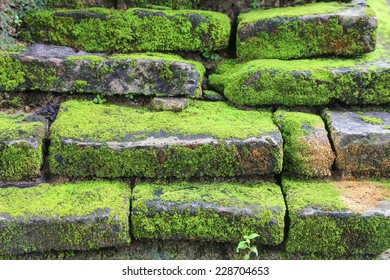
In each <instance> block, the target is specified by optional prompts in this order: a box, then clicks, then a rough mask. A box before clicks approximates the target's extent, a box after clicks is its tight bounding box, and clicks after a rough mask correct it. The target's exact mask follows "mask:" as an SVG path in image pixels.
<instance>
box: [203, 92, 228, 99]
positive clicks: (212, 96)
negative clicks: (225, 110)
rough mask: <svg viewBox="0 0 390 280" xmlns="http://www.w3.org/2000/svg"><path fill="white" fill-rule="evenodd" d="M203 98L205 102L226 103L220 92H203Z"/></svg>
mask: <svg viewBox="0 0 390 280" xmlns="http://www.w3.org/2000/svg"><path fill="white" fill-rule="evenodd" d="M202 97H203V99H205V100H209V101H226V98H225V97H223V96H222V95H221V94H219V93H218V92H215V91H212V90H204V91H202Z"/></svg>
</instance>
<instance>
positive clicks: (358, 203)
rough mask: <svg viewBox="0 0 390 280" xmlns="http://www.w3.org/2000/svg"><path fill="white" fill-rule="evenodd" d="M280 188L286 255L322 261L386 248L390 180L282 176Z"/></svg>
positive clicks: (359, 255)
mask: <svg viewBox="0 0 390 280" xmlns="http://www.w3.org/2000/svg"><path fill="white" fill-rule="evenodd" d="M282 184H283V188H284V190H285V193H286V202H287V207H288V209H289V217H290V221H291V224H290V230H289V235H288V240H287V243H286V250H287V251H288V252H290V253H298V254H307V255H311V256H317V257H319V258H321V259H323V258H326V259H341V258H345V257H348V256H349V257H351V256H355V257H358V258H361V257H362V256H364V255H375V254H380V253H382V252H384V251H385V250H386V249H388V247H389V246H390V239H389V236H390V234H389V233H390V232H389V230H390V211H389V210H390V208H389V206H390V203H389V188H390V184H389V181H386V180H383V181H381V182H378V181H373V182H356V181H341V182H320V181H313V180H311V181H303V180H294V179H289V178H284V179H283V182H282ZM355 189H356V190H355ZM361 192H364V193H365V195H362V193H361ZM362 197H364V198H363V199H362Z"/></svg>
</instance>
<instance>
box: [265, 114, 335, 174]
mask: <svg viewBox="0 0 390 280" xmlns="http://www.w3.org/2000/svg"><path fill="white" fill-rule="evenodd" d="M273 118H274V122H275V123H276V124H277V125H278V126H279V128H280V131H281V133H282V137H283V168H284V169H285V170H287V171H289V172H293V173H296V174H299V175H303V176H306V177H321V176H328V175H331V174H330V169H331V167H332V164H333V160H334V154H333V152H332V149H331V147H330V144H329V141H328V137H327V132H326V130H325V126H324V122H323V121H322V119H321V117H320V116H317V115H313V114H307V113H300V112H288V111H284V110H278V111H276V112H275V113H274V117H273Z"/></svg>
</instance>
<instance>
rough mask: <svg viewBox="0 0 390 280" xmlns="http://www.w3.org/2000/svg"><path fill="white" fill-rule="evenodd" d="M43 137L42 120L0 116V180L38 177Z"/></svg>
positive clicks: (18, 116) (0, 114)
mask: <svg viewBox="0 0 390 280" xmlns="http://www.w3.org/2000/svg"><path fill="white" fill-rule="evenodd" d="M44 137H45V124H44V121H42V120H39V121H38V120H35V121H34V120H32V121H30V120H29V119H28V116H27V115H25V114H20V115H6V114H4V113H0V180H9V181H16V180H23V179H24V180H29V179H33V178H36V177H38V175H39V172H40V168H41V165H42V164H43V154H42V145H43V138H44ZM12 141H15V142H12Z"/></svg>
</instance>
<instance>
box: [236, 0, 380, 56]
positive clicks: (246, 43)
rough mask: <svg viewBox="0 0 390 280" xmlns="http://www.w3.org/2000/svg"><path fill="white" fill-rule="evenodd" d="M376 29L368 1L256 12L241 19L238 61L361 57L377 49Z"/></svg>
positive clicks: (239, 23) (245, 14)
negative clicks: (333, 56)
mask: <svg viewBox="0 0 390 280" xmlns="http://www.w3.org/2000/svg"><path fill="white" fill-rule="evenodd" d="M376 29H377V20H376V17H375V13H374V11H373V10H372V9H371V8H370V7H367V6H366V3H365V0H354V1H353V4H345V3H337V2H331V3H313V4H308V5H305V6H301V7H289V8H278V9H270V10H254V11H251V12H248V13H244V14H241V15H240V16H239V18H238V30H237V56H238V57H239V58H241V59H244V60H253V59H265V58H272V59H293V58H309V57H315V56H320V55H338V56H357V55H361V54H363V53H367V52H372V51H374V50H375V44H376V39H377V36H376V35H377V34H376Z"/></svg>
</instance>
